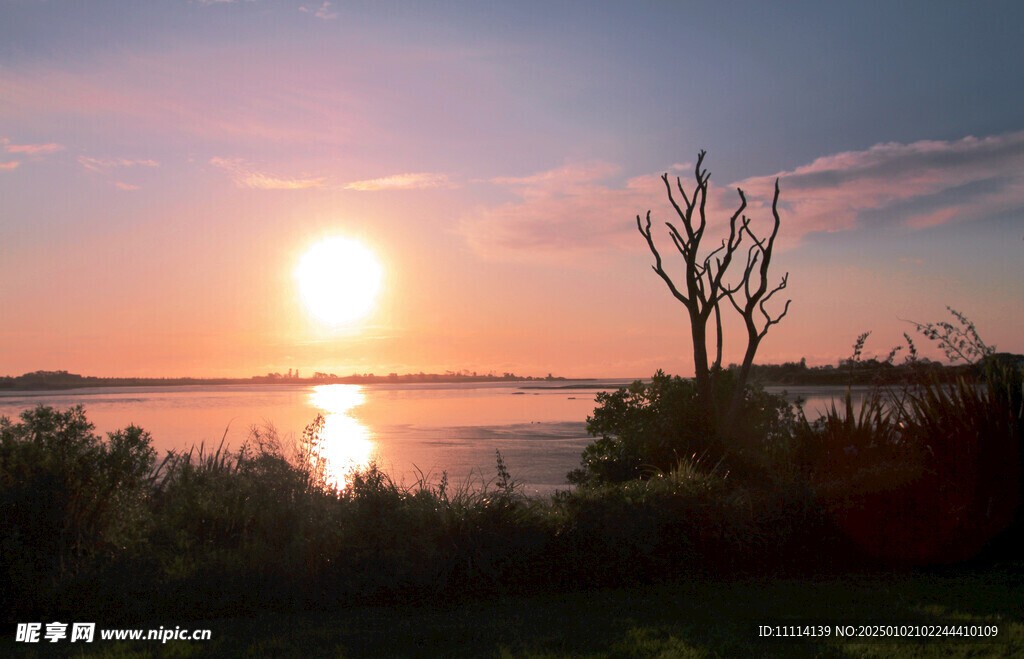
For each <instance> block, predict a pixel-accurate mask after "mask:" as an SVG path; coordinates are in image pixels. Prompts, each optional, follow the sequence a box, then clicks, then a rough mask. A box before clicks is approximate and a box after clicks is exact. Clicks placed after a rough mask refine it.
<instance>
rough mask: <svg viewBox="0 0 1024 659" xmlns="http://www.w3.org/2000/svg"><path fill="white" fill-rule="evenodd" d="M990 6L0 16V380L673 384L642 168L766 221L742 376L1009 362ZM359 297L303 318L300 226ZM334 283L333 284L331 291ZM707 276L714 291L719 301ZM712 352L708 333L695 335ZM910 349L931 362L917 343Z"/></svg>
mask: <svg viewBox="0 0 1024 659" xmlns="http://www.w3.org/2000/svg"><path fill="white" fill-rule="evenodd" d="M1022 25H1024V4H1021V3H1018V2H976V3H967V2H952V3H949V2H936V1H934V0H932V1H928V2H901V3H892V2H868V1H865V2H834V3H820V2H777V3H763V2H714V3H709V2H686V1H679V2H630V3H626V2H599V1H596V0H588V1H580V2H560V1H557V0H555V1H552V0H547V1H544V2H529V1H524V2H503V3H493V2H460V1H457V0H451V1H447V2H381V1H372V2H343V1H342V0H333V1H331V2H324V1H323V0H320V1H319V2H316V1H313V0H297V1H289V0H237V1H228V0H221V1H214V0H207V1H200V0H161V1H159V2H136V1H124V2H121V1H117V0H108V1H104V2H87V1H85V0H79V1H73V0H68V1H60V0H50V1H46V0H0V375H3V374H8V375H19V374H21V373H24V372H29V371H35V370H67V371H70V372H72V373H81V374H87V375H97V376H167V377H177V376H197V377H248V376H251V375H262V374H265V373H268V372H286V371H287V370H288V369H298V370H299V372H300V374H302V375H312V374H313V372H315V371H322V372H330V373H337V374H339V375H340V374H350V373H371V372H372V373H377V374H386V373H391V372H398V373H406V372H419V371H425V372H444V371H447V370H453V371H463V370H464V371H471V372H472V371H475V372H479V373H488V372H493V373H498V374H501V373H505V372H514V373H516V374H521V375H547V374H548V373H554V374H555V375H561V376H566V377H647V376H649V375H650V374H651V373H653V372H654V371H655V370H656V369H659V368H661V369H664V370H665V371H666V372H669V373H679V374H682V375H691V374H692V372H693V363H692V352H691V347H690V339H689V325H688V321H687V316H686V313H685V310H684V309H683V307H682V306H681V305H680V304H679V303H678V302H676V301H675V300H674V299H673V298H672V296H671V294H670V293H669V291H668V290H667V288H666V286H665V285H664V283H663V282H662V281H661V280H660V279H659V278H658V276H657V275H656V274H655V273H654V272H653V271H652V270H651V267H650V266H651V264H652V263H653V258H652V256H651V254H650V252H649V251H648V248H647V245H646V243H645V241H644V239H643V238H642V237H641V236H640V234H639V233H638V232H637V226H636V217H637V215H638V214H639V215H645V214H646V213H647V211H651V216H652V220H653V221H654V226H655V235H656V240H657V241H658V244H659V246H660V247H661V251H662V253H663V254H665V256H666V262H667V263H668V266H667V267H669V269H670V271H673V272H678V270H672V268H678V267H679V264H678V259H676V260H675V261H673V260H672V252H673V251H674V248H673V247H672V244H671V242H670V240H669V236H668V234H667V229H666V228H665V227H664V222H665V221H670V220H673V219H674V211H673V210H672V208H671V206H670V205H669V203H668V200H667V198H666V195H665V188H664V186H663V184H662V181H661V180H660V176H661V175H662V174H663V173H668V174H669V175H670V177H676V176H679V177H680V178H681V180H682V183H683V184H684V185H685V186H688V187H692V185H693V167H694V163H695V160H696V156H697V153H698V152H699V151H700V150H701V149H705V150H707V156H706V159H705V161H704V164H705V166H706V167H707V169H708V171H709V172H710V174H711V179H710V192H709V206H708V208H709V222H710V223H711V225H712V227H713V229H712V231H717V230H720V229H721V227H722V226H724V224H723V223H727V221H728V216H729V215H731V213H732V212H733V210H735V208H736V206H737V203H738V196H737V194H736V188H737V187H739V188H742V189H743V190H744V191H745V193H746V195H747V198H748V201H749V205H748V208H747V213H748V215H749V216H750V218H751V222H752V226H754V227H755V230H757V231H759V232H761V233H762V234H763V232H764V231H766V230H767V229H768V228H769V227H770V221H771V215H770V202H771V189H772V185H773V184H774V181H775V179H776V178H778V179H779V185H780V188H781V201H780V214H781V227H780V230H779V237H778V245H777V248H776V253H775V255H774V259H773V263H772V278H773V279H781V277H782V276H783V275H784V274H785V273H787V272H788V273H789V276H788V280H787V281H788V286H787V288H786V289H785V290H784V291H782V292H781V293H780V294H779V295H778V296H776V297H777V298H778V300H777V301H776V302H777V304H778V305H779V306H778V307H775V310H776V311H778V310H779V308H780V307H781V304H782V303H784V301H785V300H786V299H791V300H792V304H791V305H790V309H789V312H788V314H787V315H786V317H785V318H784V319H783V320H782V321H781V322H780V323H779V324H778V325H777V326H775V327H773V328H772V329H771V331H770V332H769V333H768V335H767V337H766V338H765V339H764V341H763V342H762V344H761V347H760V350H759V352H758V357H757V361H758V362H760V363H780V362H784V361H798V360H800V359H801V358H806V359H807V363H808V364H811V365H820V364H829V363H833V364H834V363H836V362H837V361H838V360H840V359H844V358H846V357H848V356H850V354H851V352H852V346H853V343H854V341H855V340H856V338H857V336H858V335H859V334H861V333H862V332H866V331H871V332H872V335H871V338H870V339H869V341H868V344H867V354H868V356H871V355H875V354H878V355H883V356H884V355H886V354H887V353H888V352H889V350H890V349H891V348H892V347H894V346H895V345H897V344H899V343H901V342H902V341H903V333H904V332H910V333H911V334H913V333H914V325H913V324H911V323H910V322H908V321H918V322H931V321H938V320H947V319H950V320H951V317H950V316H949V314H948V312H947V310H946V307H947V306H950V307H952V308H954V309H956V310H958V311H961V312H963V313H965V314H966V315H967V316H968V317H969V318H970V319H971V320H972V321H974V322H975V324H976V326H977V328H978V331H979V332H980V334H981V336H982V337H983V338H984V340H985V341H986V342H987V343H989V344H990V345H994V346H996V348H997V349H999V350H1000V351H1010V352H1018V353H1021V352H1024V339H1022V333H1021V332H1020V330H1019V328H1020V327H1022V326H1024V304H1022V300H1024V221H1022V220H1024V112H1022V111H1021V108H1022V107H1024V40H1022V39H1020V34H1021V26H1022ZM337 237H341V238H345V239H348V240H349V241H358V242H359V243H361V244H362V245H364V246H365V247H366V248H368V249H369V250H370V251H371V252H372V253H373V254H374V255H376V257H377V259H378V261H379V263H380V266H381V273H382V274H381V277H382V278H381V290H380V293H379V294H378V295H377V297H376V301H375V303H374V304H373V305H372V307H371V309H370V311H369V312H368V313H367V314H366V315H364V316H363V317H361V318H360V319H358V320H356V321H350V322H348V323H347V324H343V325H332V324H330V323H325V322H323V321H322V320H320V319H319V317H317V316H316V315H315V314H314V313H311V310H310V309H309V308H307V307H306V305H304V303H303V298H302V296H301V295H300V293H299V282H298V281H297V279H296V274H295V273H296V269H297V267H298V264H299V263H300V260H301V258H302V256H303V254H304V253H306V252H307V250H309V249H310V248H311V247H313V246H314V245H316V244H318V242H320V241H323V240H325V239H328V238H337ZM342 278H343V279H346V280H347V281H339V282H337V284H336V285H337V286H338V287H339V289H338V290H345V289H346V288H358V287H360V286H363V285H364V284H366V282H364V281H361V280H362V275H361V274H360V273H358V272H356V273H349V274H347V275H345V276H344V277H342ZM733 281H735V279H733ZM726 329H727V332H726V346H725V361H726V362H727V363H728V362H730V361H740V359H741V358H742V354H743V350H744V349H745V343H744V337H743V336H742V335H741V334H740V332H739V326H738V324H737V323H736V321H735V318H732V317H731V316H730V317H728V318H727V326H726ZM917 344H918V347H919V349H920V350H921V352H922V354H924V355H925V356H930V357H933V358H936V357H939V356H940V355H941V353H939V352H938V351H937V350H936V349H935V347H934V346H929V345H928V342H927V341H926V340H925V339H923V338H919V340H918V341H917Z"/></svg>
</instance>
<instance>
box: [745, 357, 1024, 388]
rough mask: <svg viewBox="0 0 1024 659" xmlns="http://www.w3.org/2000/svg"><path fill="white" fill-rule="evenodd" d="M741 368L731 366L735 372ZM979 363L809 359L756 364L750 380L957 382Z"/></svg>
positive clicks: (1023, 360)
mask: <svg viewBox="0 0 1024 659" xmlns="http://www.w3.org/2000/svg"><path fill="white" fill-rule="evenodd" d="M993 359H995V360H997V361H1000V362H1004V363H1006V364H1008V365H1012V364H1021V363H1024V355H1016V354H1012V353H1008V352H1003V353H997V354H995V355H993ZM738 368H739V366H737V365H736V364H729V370H730V371H734V370H736V369H738ZM980 368H981V367H980V366H979V365H977V364H952V365H950V364H943V363H942V362H937V361H932V360H930V359H928V358H927V357H921V358H918V359H917V360H916V361H911V362H906V363H902V364H894V363H893V362H892V360H891V359H890V360H884V359H883V360H879V359H877V358H872V359H865V360H858V359H852V358H850V359H844V360H841V361H839V362H838V363H837V364H836V365H835V366H833V365H831V364H826V365H824V366H808V365H807V360H806V359H801V360H800V361H799V362H786V363H784V364H754V365H752V366H751V367H750V381H751V382H755V383H757V384H760V385H823V386H827V385H847V384H853V385H904V384H915V383H918V382H922V381H925V380H927V381H933V382H934V381H936V380H939V381H943V382H955V381H956V380H958V379H959V378H963V377H970V376H975V375H978V374H979V373H980V370H979V369H980Z"/></svg>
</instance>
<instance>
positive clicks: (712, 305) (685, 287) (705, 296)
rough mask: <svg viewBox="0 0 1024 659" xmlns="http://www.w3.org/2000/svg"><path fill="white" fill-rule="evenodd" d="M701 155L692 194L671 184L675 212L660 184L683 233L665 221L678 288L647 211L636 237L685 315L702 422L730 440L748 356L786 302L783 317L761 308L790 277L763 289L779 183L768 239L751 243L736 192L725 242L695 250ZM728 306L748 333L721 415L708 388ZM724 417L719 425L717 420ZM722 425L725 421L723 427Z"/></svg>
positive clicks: (699, 232) (703, 183)
mask: <svg viewBox="0 0 1024 659" xmlns="http://www.w3.org/2000/svg"><path fill="white" fill-rule="evenodd" d="M705 155H706V152H705V151H703V150H702V151H700V153H698V154H697V164H696V166H695V167H694V178H695V179H696V183H695V185H694V187H693V190H692V192H690V194H687V192H686V190H685V189H684V188H683V184H682V181H681V180H680V179H679V178H678V177H677V178H676V188H677V190H678V192H679V194H680V195H681V197H682V205H680V203H679V202H677V201H676V198H675V195H674V194H673V191H672V185H671V184H670V183H669V178H668V174H664V175H662V177H661V180H662V181H663V182H664V183H665V189H666V191H667V193H668V199H669V201H670V202H671V203H672V207H673V208H674V209H675V211H676V214H677V215H678V216H679V222H680V223H681V225H682V228H683V230H682V231H680V230H679V229H678V228H676V225H675V224H673V223H672V222H666V223H665V224H666V226H667V227H668V232H669V236H670V237H671V238H672V243H673V244H674V245H675V247H676V250H678V252H679V254H680V255H681V256H682V258H683V262H684V264H685V274H684V280H683V282H682V285H676V283H675V281H673V279H672V277H671V276H669V274H668V273H667V272H666V271H665V269H664V268H663V264H662V257H661V254H660V253H659V251H658V248H657V246H656V245H655V242H654V237H653V236H652V233H651V212H650V211H647V220H646V223H645V222H643V221H642V220H641V218H640V216H639V215H637V217H636V226H637V229H639V231H640V234H641V235H642V236H643V237H644V239H645V240H646V241H647V246H648V247H650V250H651V253H652V254H653V255H654V265H653V266H651V267H652V268H653V270H654V272H656V273H657V274H658V276H659V277H661V278H662V279H663V280H664V281H665V284H666V285H667V286H668V289H669V291H671V293H672V295H673V296H674V297H675V298H676V299H677V300H679V302H681V303H682V304H683V306H684V307H686V310H687V312H688V313H689V316H690V334H691V337H692V339H693V364H694V371H695V372H694V379H695V382H696V386H697V395H698V398H699V400H700V401H701V403H702V407H703V409H704V410H705V413H706V414H710V415H712V417H711V419H709V420H710V421H711V422H712V423H713V426H714V428H716V429H717V430H718V431H719V432H724V433H726V434H728V433H729V425H730V424H731V423H732V419H733V417H735V415H736V413H737V412H738V410H739V408H740V405H741V403H742V400H743V395H744V388H745V386H746V382H747V378H748V376H749V375H750V367H751V365H752V364H753V362H754V355H755V353H756V352H757V348H758V346H759V345H760V344H761V340H762V339H764V337H765V335H766V334H767V333H768V330H769V328H771V327H772V325H775V324H777V323H778V322H779V321H780V320H782V318H783V316H785V315H786V313H787V312H788V311H789V303H790V302H791V300H787V301H786V304H785V307H784V308H783V310H782V312H781V313H779V314H778V315H776V316H772V314H771V313H770V312H769V311H768V310H767V309H766V308H765V304H766V303H767V302H768V301H769V300H770V299H771V298H772V296H774V295H775V294H776V293H778V292H779V291H781V290H782V289H784V288H786V283H787V281H788V278H789V273H786V274H785V275H783V277H782V281H781V282H780V283H779V284H778V285H777V286H775V287H774V288H771V289H769V287H768V268H769V266H770V264H771V260H772V253H773V250H774V248H775V237H776V236H777V235H778V232H779V224H780V220H779V212H778V202H779V181H778V179H776V180H775V195H774V197H773V199H772V216H773V218H774V220H775V222H774V225H773V227H772V232H771V234H770V235H769V236H768V237H767V238H766V239H764V238H758V237H757V236H756V235H755V234H754V232H753V231H752V230H751V228H750V218H748V217H747V216H746V215H744V214H743V211H744V210H745V209H746V207H747V199H746V196H745V195H744V194H743V190H741V189H739V188H737V189H736V191H737V193H738V194H739V197H740V205H739V208H737V209H736V212H734V213H733V214H732V216H731V217H730V218H729V237H728V238H727V239H725V240H722V242H721V244H720V245H719V246H718V247H716V248H715V249H713V250H711V251H710V252H706V253H702V252H701V247H702V245H701V243H702V241H703V239H704V232H705V230H706V229H707V226H708V224H707V216H706V211H705V206H706V202H707V194H708V180H709V178H710V174H708V172H707V170H705V169H703V168H702V165H703V163H704V156H705ZM744 235H746V236H747V237H748V238H749V240H750V242H751V243H752V244H751V245H750V246H749V247H747V248H746V264H745V265H744V267H743V270H742V273H741V275H740V278H739V281H737V282H736V283H735V284H731V285H730V284H729V283H728V282H727V281H726V279H725V277H726V274H727V273H728V272H729V267H730V265H732V263H733V258H734V257H735V256H736V255H737V254H738V253H741V252H740V250H741V247H742V246H743V242H744V241H743V237H744ZM725 299H728V300H729V302H730V303H731V305H732V307H733V308H734V309H736V311H737V312H738V313H739V314H740V316H741V317H742V319H743V323H744V326H745V327H746V331H747V349H746V352H745V354H744V356H743V363H742V364H741V365H740V367H739V371H738V375H737V379H736V382H735V389H734V391H733V395H732V397H731V401H730V403H729V406H728V409H724V410H723V409H717V408H716V406H715V405H714V402H713V401H714V400H715V397H714V396H713V395H712V392H713V391H714V389H715V382H716V380H717V378H718V373H719V372H720V371H721V367H722V316H721V305H722V301H723V300H725ZM712 315H713V316H714V318H715V360H714V362H713V363H711V364H709V362H708V323H709V322H710V320H711V317H712ZM723 415H724V417H725V418H724V419H723ZM722 421H725V423H724V425H723V423H722Z"/></svg>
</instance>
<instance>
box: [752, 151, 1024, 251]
mask: <svg viewBox="0 0 1024 659" xmlns="http://www.w3.org/2000/svg"><path fill="white" fill-rule="evenodd" d="M776 176H777V177H779V178H780V186H781V188H782V200H783V203H784V205H785V216H786V217H785V219H784V221H785V222H786V228H787V230H788V233H789V234H790V235H791V236H792V235H796V236H803V235H805V234H807V233H810V232H815V231H844V230H848V229H852V228H854V227H855V226H857V225H858V224H860V223H863V222H864V221H865V220H864V218H865V217H867V216H871V217H873V218H876V221H879V222H883V223H887V224H902V225H904V226H907V227H909V228H922V227H927V226H935V225H938V224H944V223H947V222H953V221H959V220H971V219H980V218H984V217H987V216H992V215H995V214H997V213H1002V212H1006V211H1010V210H1014V209H1019V208H1022V207H1024V131H1021V132H1016V133H1006V134H1003V135H996V136H991V137H986V138H983V139H978V138H975V137H965V138H963V139H960V140H950V141H934V140H932V141H919V142H912V143H909V144H899V143H895V142H890V143H886V144H877V145H875V146H873V147H871V148H869V149H866V150H864V151H848V152H844V153H838V154H834V155H831V156H825V157H822V158H818V159H816V160H815V161H813V162H812V163H810V164H808V165H803V166H800V167H797V168H796V169H794V170H792V171H784V172H779V173H778V174H774V175H772V176H761V177H752V178H748V179H745V180H743V181H740V182H739V183H737V184H736V185H738V186H740V187H742V188H743V189H744V190H746V191H748V192H750V193H751V194H752V195H753V196H755V197H765V196H766V193H767V192H768V191H769V190H770V188H771V186H772V185H774V180H775V177H776Z"/></svg>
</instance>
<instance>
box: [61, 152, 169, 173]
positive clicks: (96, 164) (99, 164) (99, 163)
mask: <svg viewBox="0 0 1024 659" xmlns="http://www.w3.org/2000/svg"><path fill="white" fill-rule="evenodd" d="M78 163H79V164H80V165H82V167H85V168H86V169H88V170H89V171H92V172H99V173H102V174H105V173H107V172H109V171H110V170H111V169H115V168H119V167H159V166H160V163H158V162H157V161H155V160H129V159H128V158H107V159H103V158H90V157H88V156H78Z"/></svg>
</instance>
